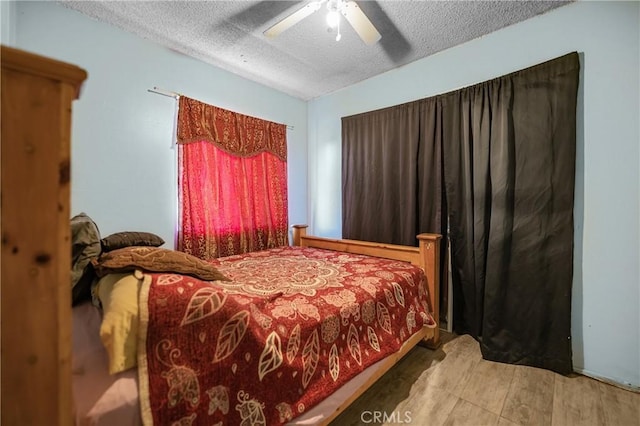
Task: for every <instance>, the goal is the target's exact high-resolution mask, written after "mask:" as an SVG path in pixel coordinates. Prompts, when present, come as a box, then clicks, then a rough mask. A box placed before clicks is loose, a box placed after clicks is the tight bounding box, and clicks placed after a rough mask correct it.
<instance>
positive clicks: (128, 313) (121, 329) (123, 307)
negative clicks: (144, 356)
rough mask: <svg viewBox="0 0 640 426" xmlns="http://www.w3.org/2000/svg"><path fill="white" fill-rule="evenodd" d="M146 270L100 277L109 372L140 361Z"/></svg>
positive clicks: (102, 331) (114, 371)
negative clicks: (141, 305)
mask: <svg viewBox="0 0 640 426" xmlns="http://www.w3.org/2000/svg"><path fill="white" fill-rule="evenodd" d="M142 278H143V274H142V273H141V272H140V271H136V272H135V273H128V274H108V275H105V276H104V277H103V278H101V279H100V280H99V281H98V284H97V288H96V292H97V294H98V298H99V299H100V303H101V304H102V309H103V317H102V324H101V325H100V340H102V344H103V345H104V347H105V349H106V350H107V354H108V356H109V374H116V373H119V372H121V371H125V370H128V369H130V368H132V367H135V366H136V365H137V355H138V322H139V308H138V299H139V294H140V287H141V285H142Z"/></svg>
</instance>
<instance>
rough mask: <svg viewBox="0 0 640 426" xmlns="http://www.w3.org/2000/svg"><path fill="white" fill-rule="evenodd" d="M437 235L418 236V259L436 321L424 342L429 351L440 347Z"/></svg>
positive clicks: (438, 239)
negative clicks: (430, 336) (432, 331)
mask: <svg viewBox="0 0 640 426" xmlns="http://www.w3.org/2000/svg"><path fill="white" fill-rule="evenodd" d="M441 238H442V236H441V235H438V234H420V235H418V244H419V249H420V259H421V262H422V265H421V266H422V268H423V269H424V272H425V275H426V277H427V288H428V290H429V304H430V305H431V306H430V308H431V312H432V314H433V318H434V319H435V320H436V324H437V326H436V328H435V330H434V333H433V337H432V338H431V339H429V340H427V341H425V342H424V344H425V346H427V347H428V348H430V349H436V348H437V347H438V346H440V259H439V258H440V239H441Z"/></svg>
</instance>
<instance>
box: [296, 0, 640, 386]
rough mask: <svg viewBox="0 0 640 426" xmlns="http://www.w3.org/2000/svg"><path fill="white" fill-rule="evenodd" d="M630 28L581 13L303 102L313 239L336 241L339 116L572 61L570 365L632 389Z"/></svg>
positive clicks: (612, 13)
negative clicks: (576, 77) (575, 92)
mask: <svg viewBox="0 0 640 426" xmlns="http://www.w3.org/2000/svg"><path fill="white" fill-rule="evenodd" d="M639 28H640V3H638V2H578V3H574V4H571V5H568V6H564V7H561V8H559V9H556V10H553V11H551V12H548V13H546V14H544V15H541V16H538V17H535V18H533V19H530V20H527V21H525V22H522V23H520V24H516V25H513V26H511V27H507V28H505V29H502V30H500V31H497V32H494V33H492V34H489V35H487V36H485V37H481V38H478V39H476V40H473V41H470V42H468V43H465V44H463V45H460V46H457V47H454V48H451V49H448V50H446V51H443V52H440V53H438V54H436V55H434V56H432V57H429V58H426V59H423V60H420V61H416V62H414V63H412V64H409V65H406V66H404V67H402V68H399V69H396V70H393V71H390V72H388V73H385V74H383V75H380V76H377V77H374V78H371V79H369V80H366V81H364V82H361V83H359V84H355V85H353V86H350V87H348V88H345V89H343V90H340V91H337V92H335V93H333V94H331V95H328V96H324V97H321V98H318V99H315V100H313V101H311V102H309V148H308V149H309V169H308V179H309V214H310V224H311V225H312V232H314V233H315V234H318V235H325V236H331V237H340V236H341V183H340V158H341V156H340V149H341V145H340V144H341V133H340V131H341V130H340V118H341V117H343V116H348V115H352V114H357V113H361V112H365V111H371V110H375V109H378V108H383V107H387V106H391V105H396V104H400V103H403V102H408V101H411V100H415V99H421V98H425V97H429V96H433V95H437V94H440V93H445V92H448V91H451V90H455V89H458V88H461V87H465V86H469V85H472V84H475V83H479V82H482V81H485V80H489V79H492V78H495V77H499V76H501V75H504V74H507V73H510V72H513V71H516V70H519V69H522V68H526V67H528V66H531V65H535V64H537V63H540V62H544V61H546V60H549V59H553V58H555V57H558V56H561V55H563V54H565V53H568V52H572V51H578V52H579V53H580V59H581V66H582V70H581V75H580V78H581V83H580V91H579V99H578V129H577V138H578V139H577V143H578V146H577V164H576V166H577V170H576V195H575V206H574V217H575V258H574V281H573V309H572V336H573V353H574V358H573V360H574V365H575V367H576V369H577V370H578V371H582V372H584V373H586V374H589V375H592V376H597V377H604V378H608V379H611V380H614V381H616V382H619V383H625V384H629V385H631V386H635V387H640V344H639V342H640V313H639V311H640V309H639V306H640V290H639V288H640V266H639V264H640V229H639V224H640V220H639V218H640V213H639V206H640V198H639V194H640V176H639V173H638V170H639V169H640V150H639V145H640V132H639V122H640V98H639V93H640V83H639V81H640V67H639V62H640V59H639V57H640V30H639ZM372 214H374V213H373V212H372Z"/></svg>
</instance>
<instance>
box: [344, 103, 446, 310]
mask: <svg viewBox="0 0 640 426" xmlns="http://www.w3.org/2000/svg"><path fill="white" fill-rule="evenodd" d="M422 117H429V118H428V119H427V120H424V119H423V118H422ZM440 133H441V115H440V108H439V103H438V102H437V101H436V100H435V99H425V100H421V101H416V102H409V103H406V104H402V105H398V106H394V107H391V108H385V109H382V110H378V111H373V112H369V113H364V114H359V115H354V116H350V117H344V118H343V119H342V236H343V237H344V238H349V239H355V240H365V241H377V242H383V243H391V244H404V245H417V240H416V235H418V234H420V233H422V232H432V233H437V234H441V235H445V234H446V213H445V210H444V209H445V205H444V203H443V191H444V186H443V183H442V182H443V177H442V173H443V171H442V167H441V164H442V161H441V156H442V153H441V151H442V150H441V140H440ZM416 159H417V161H416ZM442 218H445V220H444V221H443V220H442ZM441 248H442V251H441V256H440V260H441V265H440V271H441V273H442V277H441V279H440V282H441V283H442V285H443V287H442V288H441V289H440V302H441V306H447V297H448V292H447V287H446V283H447V281H446V271H447V268H446V267H445V266H446V259H447V257H446V248H447V247H446V244H442V245H441ZM440 317H441V319H443V320H446V310H440Z"/></svg>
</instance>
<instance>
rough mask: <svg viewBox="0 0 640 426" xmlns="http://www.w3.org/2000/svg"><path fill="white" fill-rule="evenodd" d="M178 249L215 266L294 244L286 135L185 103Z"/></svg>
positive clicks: (181, 117)
mask: <svg viewBox="0 0 640 426" xmlns="http://www.w3.org/2000/svg"><path fill="white" fill-rule="evenodd" d="M178 114H179V115H178V163H179V196H180V197H179V198H180V213H181V223H180V230H179V233H178V249H179V250H182V251H184V252H186V253H189V254H192V255H195V256H197V257H200V258H203V259H211V258H216V257H222V256H229V255H233V254H239V253H246V252H250V251H258V250H264V249H267V248H270V247H277V246H283V245H286V244H288V207H287V163H286V128H285V126H284V125H282V124H277V123H272V122H268V121H265V120H261V119H259V118H254V117H249V116H246V115H242V114H238V113H234V112H232V111H228V110H224V109H222V108H218V107H214V106H211V105H207V104H203V103H201V102H199V101H196V100H193V99H189V98H186V97H181V98H180V105H179V113H178Z"/></svg>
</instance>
